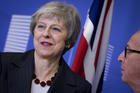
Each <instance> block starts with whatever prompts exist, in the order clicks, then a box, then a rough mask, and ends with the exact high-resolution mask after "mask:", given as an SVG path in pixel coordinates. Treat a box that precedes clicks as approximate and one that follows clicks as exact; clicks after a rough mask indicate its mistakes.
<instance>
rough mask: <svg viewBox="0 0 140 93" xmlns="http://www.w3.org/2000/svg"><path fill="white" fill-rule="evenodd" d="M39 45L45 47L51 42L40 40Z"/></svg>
mask: <svg viewBox="0 0 140 93" xmlns="http://www.w3.org/2000/svg"><path fill="white" fill-rule="evenodd" d="M41 45H43V46H45V47H47V46H51V45H53V44H52V43H50V42H46V41H43V42H41Z"/></svg>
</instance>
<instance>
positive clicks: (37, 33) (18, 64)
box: [0, 2, 91, 93]
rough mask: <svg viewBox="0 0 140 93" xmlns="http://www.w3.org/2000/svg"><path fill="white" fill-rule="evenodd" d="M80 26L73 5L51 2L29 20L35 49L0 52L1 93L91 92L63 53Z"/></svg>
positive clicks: (71, 44)
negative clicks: (64, 58) (67, 62)
mask: <svg viewBox="0 0 140 93" xmlns="http://www.w3.org/2000/svg"><path fill="white" fill-rule="evenodd" d="M80 28H81V21H80V16H79V14H78V12H77V11H76V9H75V8H74V7H73V6H71V5H67V4H62V3H59V2H50V3H47V4H46V5H44V6H42V7H41V8H40V9H39V10H38V11H37V12H36V13H35V14H34V15H33V16H32V20H31V25H30V30H31V33H32V34H33V36H34V47H35V50H31V51H28V52H26V53H1V54H0V82H1V83H0V93H90V91H91V85H90V84H89V83H88V82H87V81H86V80H84V79H82V78H81V77H80V76H78V75H77V74H75V73H74V72H72V71H71V69H70V68H69V67H68V65H67V64H66V63H65V62H64V60H63V58H62V55H63V54H64V53H65V52H66V51H67V50H68V49H69V48H71V47H73V46H74V44H75V43H76V40H77V38H78V34H79V32H80Z"/></svg>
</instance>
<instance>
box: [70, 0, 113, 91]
mask: <svg viewBox="0 0 140 93" xmlns="http://www.w3.org/2000/svg"><path fill="white" fill-rule="evenodd" d="M112 12H113V0H94V1H93V3H92V5H91V8H90V10H89V13H88V15H87V19H86V22H85V25H84V28H83V32H82V35H81V37H80V41H79V45H78V48H77V51H76V55H75V58H74V61H73V64H72V70H73V71H74V72H76V73H78V74H79V75H81V76H82V77H83V78H85V79H86V80H88V81H89V82H90V83H91V84H92V93H96V90H97V87H98V83H99V80H100V77H101V74H102V72H103V68H104V64H105V57H106V50H107V45H108V39H109V34H110V27H111V20H112Z"/></svg>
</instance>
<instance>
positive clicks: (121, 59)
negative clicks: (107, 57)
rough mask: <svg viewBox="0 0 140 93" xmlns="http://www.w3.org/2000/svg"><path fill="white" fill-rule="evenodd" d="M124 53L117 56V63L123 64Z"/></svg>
mask: <svg viewBox="0 0 140 93" xmlns="http://www.w3.org/2000/svg"><path fill="white" fill-rule="evenodd" d="M124 59H125V58H124V51H123V52H122V53H121V54H120V55H119V56H118V61H119V62H124Z"/></svg>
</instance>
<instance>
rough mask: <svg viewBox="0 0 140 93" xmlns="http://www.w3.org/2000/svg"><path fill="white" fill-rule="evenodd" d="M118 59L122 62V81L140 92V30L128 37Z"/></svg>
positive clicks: (137, 92)
mask: <svg viewBox="0 0 140 93" xmlns="http://www.w3.org/2000/svg"><path fill="white" fill-rule="evenodd" d="M118 61H119V62H121V63H122V66H121V68H122V81H123V82H125V83H126V84H128V85H129V86H130V87H131V88H132V89H133V91H134V93H140V30H139V31H138V32H136V33H135V34H134V35H133V36H132V37H131V38H130V40H129V42H128V44H127V45H126V47H125V50H124V51H123V52H122V53H121V54H120V56H119V57H118Z"/></svg>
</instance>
